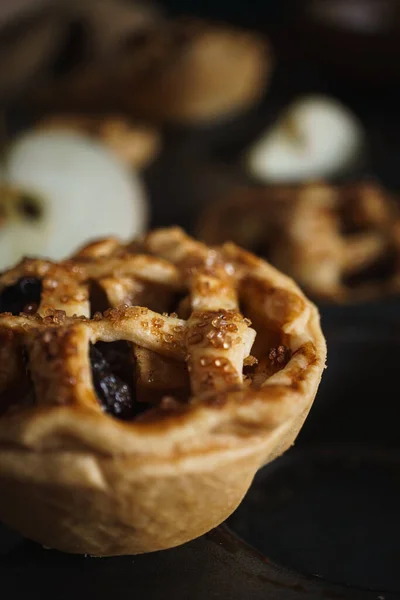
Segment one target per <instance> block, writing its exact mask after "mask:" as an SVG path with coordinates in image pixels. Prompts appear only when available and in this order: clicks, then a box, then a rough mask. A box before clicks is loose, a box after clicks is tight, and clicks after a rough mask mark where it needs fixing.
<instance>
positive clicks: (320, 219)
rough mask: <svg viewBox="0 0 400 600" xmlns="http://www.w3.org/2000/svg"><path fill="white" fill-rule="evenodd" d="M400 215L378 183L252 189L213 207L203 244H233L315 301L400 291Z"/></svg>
mask: <svg viewBox="0 0 400 600" xmlns="http://www.w3.org/2000/svg"><path fill="white" fill-rule="evenodd" d="M399 233H400V213H399V209H398V206H397V205H396V203H395V201H394V199H393V198H392V197H391V195H390V194H389V193H388V192H386V191H385V190H383V189H382V188H381V187H380V186H378V185H377V184H375V183H372V182H365V181H362V182H359V183H354V184H347V185H343V186H333V185H328V184H325V183H307V184H301V185H292V186H270V187H248V188H242V189H238V190H236V191H235V192H234V193H232V194H231V195H230V196H228V197H227V198H226V199H224V200H222V201H221V202H219V203H217V204H214V205H211V206H210V208H209V209H208V210H207V211H206V212H205V214H204V215H203V217H202V220H201V222H200V224H199V227H198V234H199V237H200V238H201V239H204V240H205V241H206V242H208V243H212V244H214V243H221V242H223V241H225V240H226V239H232V240H233V241H235V242H236V243H238V244H240V245H242V246H244V247H246V248H250V249H252V250H253V251H256V252H257V253H260V254H261V255H263V256H265V257H266V258H267V259H268V260H270V261H271V262H272V263H273V264H275V265H276V266H277V267H278V268H279V269H281V270H282V271H284V272H285V273H288V274H289V275H290V276H292V277H294V278H295V279H296V281H298V282H299V284H300V285H301V286H303V287H304V289H305V290H306V291H307V292H308V293H309V294H311V295H313V296H315V297H316V298H319V299H329V300H333V301H335V302H346V301H355V300H365V299H369V298H373V297H374V296H377V295H381V294H390V293H398V292H399V291H400V237H399Z"/></svg>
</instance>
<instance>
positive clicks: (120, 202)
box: [0, 130, 147, 269]
mask: <svg viewBox="0 0 400 600" xmlns="http://www.w3.org/2000/svg"><path fill="white" fill-rule="evenodd" d="M146 221H147V199H146V193H145V189H144V186H143V185H142V182H141V181H140V178H139V176H138V175H137V174H136V173H135V171H134V170H133V169H131V168H129V167H128V166H127V165H126V164H125V162H124V161H122V160H121V159H120V158H118V157H117V156H116V155H114V154H113V153H112V152H110V150H109V149H108V148H107V147H106V146H105V145H104V144H101V143H99V142H96V141H94V140H93V139H91V138H89V137H88V136H83V135H81V134H77V133H71V132H66V131H56V130H53V131H31V132H28V133H26V134H24V135H23V136H21V137H19V138H17V139H16V140H15V141H13V142H11V144H10V146H9V148H8V150H7V153H6V157H5V165H4V169H3V172H2V181H1V183H0V268H2V269H3V268H7V267H10V266H11V265H13V264H15V263H16V262H17V261H19V260H20V259H21V258H22V257H24V256H38V257H46V258H51V259H53V260H57V259H61V258H64V257H65V256H66V255H68V254H69V253H70V252H71V251H73V250H75V249H76V248H77V247H78V246H80V245H81V244H82V243H84V242H85V241H86V240H87V239H88V237H90V238H95V237H102V236H113V235H114V236H118V237H119V238H121V239H130V238H131V237H132V235H137V234H139V233H142V231H143V230H144V229H145V226H146Z"/></svg>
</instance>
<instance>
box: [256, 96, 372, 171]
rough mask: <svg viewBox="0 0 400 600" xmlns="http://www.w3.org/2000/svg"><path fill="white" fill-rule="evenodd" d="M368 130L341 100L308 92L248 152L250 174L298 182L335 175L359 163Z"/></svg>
mask: <svg viewBox="0 0 400 600" xmlns="http://www.w3.org/2000/svg"><path fill="white" fill-rule="evenodd" d="M363 151H364V132H363V129H362V126H361V124H360V122H359V121H358V119H357V117H356V116H355V115H353V114H352V112H351V111H350V110H349V109H348V108H347V107H345V106H344V105H343V104H341V103H340V102H338V101H337V100H335V99H333V98H329V97H325V96H306V97H303V98H299V99H298V100H296V101H295V102H294V103H293V104H291V105H290V106H289V107H288V108H287V110H286V111H285V112H284V114H283V115H282V116H281V117H280V118H278V120H277V122H276V123H275V124H274V125H273V126H272V127H271V129H269V130H268V131H267V132H265V133H264V135H262V136H261V137H260V138H259V139H258V141H256V142H255V144H254V145H253V146H252V147H251V148H250V149H249V151H248V152H247V154H246V164H247V169H248V171H249V173H250V174H251V175H252V176H253V177H255V178H257V179H259V180H260V181H265V182H271V183H284V182H298V181H306V180H309V179H318V178H324V177H332V176H336V175H339V174H342V173H344V172H346V171H348V170H350V169H351V168H352V167H354V166H355V165H357V163H358V162H359V161H360V159H361V158H362V156H363Z"/></svg>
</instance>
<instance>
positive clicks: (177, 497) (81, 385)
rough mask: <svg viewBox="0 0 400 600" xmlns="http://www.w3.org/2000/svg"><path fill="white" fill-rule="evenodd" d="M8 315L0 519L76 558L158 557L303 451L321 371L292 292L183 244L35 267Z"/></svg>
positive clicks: (174, 235)
mask: <svg viewBox="0 0 400 600" xmlns="http://www.w3.org/2000/svg"><path fill="white" fill-rule="evenodd" d="M0 301H1V306H0V308H1V311H2V314H0V336H1V341H2V343H1V345H0V365H1V369H0V391H1V395H0V407H1V416H0V445H1V449H0V482H1V487H2V494H1V496H0V518H1V519H2V520H3V521H4V522H5V523H7V524H9V525H10V526H12V527H14V528H15V529H17V530H19V531H20V532H21V533H23V534H24V535H26V536H28V537H31V538H32V539H34V540H37V541H39V542H41V543H42V544H44V545H46V546H49V547H52V548H57V549H60V550H64V551H68V552H75V553H89V554H94V555H118V554H128V553H140V552H148V551H153V550H159V549H162V548H168V547H172V546H175V545H177V544H181V543H183V542H185V541H187V540H189V539H192V538H194V537H197V536H199V535H201V534H202V533H204V532H206V531H208V530H209V529H211V528H212V527H214V526H216V525H217V524H218V523H220V522H221V521H223V520H224V519H225V518H226V517H227V516H228V515H229V514H230V513H231V512H232V511H233V510H234V509H235V508H236V506H237V505H238V504H239V502H240V501H241V499H242V498H243V496H244V494H245V493H246V491H247V489H248V487H249V485H250V483H251V481H252V478H253V476H254V474H255V472H256V471H257V469H258V468H259V467H260V466H262V465H263V464H265V463H266V462H268V461H270V460H273V459H274V458H275V457H276V456H278V455H279V454H281V453H282V452H283V451H284V450H286V449H287V448H288V447H289V446H290V445H291V444H292V443H293V441H294V439H295V437H296V435H297V433H298V431H299V429H300V428H301V426H302V424H303V422H304V420H305V418H306V416H307V414H308V412H309V410H310V408H311V405H312V402H313V399H314V396H315V393H316V390H317V388H318V384H319V381H320V377H321V374H322V371H323V368H324V365H325V356H326V348H325V341H324V338H323V335H322V333H321V329H320V325H319V316H318V312H317V310H316V308H315V307H314V306H313V305H312V304H311V303H310V302H309V301H308V300H307V299H306V298H305V297H304V296H303V294H302V293H301V292H300V291H299V289H298V288H297V286H296V285H295V284H294V283H293V282H292V281H291V280H290V279H288V278H287V277H285V276H283V275H282V274H280V273H279V272H278V271H276V270H275V269H274V268H273V267H271V266H270V265H268V264H267V263H265V262H264V261H262V260H259V259H257V258H256V257H255V256H253V255H251V254H249V253H247V252H245V251H243V250H241V249H239V248H238V247H236V246H234V245H232V244H228V245H225V246H222V247H216V248H209V247H207V246H205V245H204V244H202V243H200V242H197V241H195V240H193V239H191V238H189V237H188V236H186V234H184V233H183V232H182V231H181V230H179V229H166V230H156V231H154V232H152V233H150V234H148V235H147V236H146V237H145V238H143V239H141V240H138V241H137V242H134V243H133V244H131V245H128V246H121V245H120V244H119V243H118V242H116V241H115V240H112V239H108V240H104V241H100V242H97V243H94V244H91V245H90V246H88V247H87V248H85V249H83V250H82V251H81V252H80V253H78V254H77V255H76V256H74V257H73V258H72V259H70V260H68V261H65V262H63V263H58V264H54V263H50V262H46V261H39V260H26V261H24V262H23V263H21V264H20V265H18V266H17V267H15V268H14V269H12V270H10V271H8V272H7V273H4V274H3V275H2V276H1V278H0ZM107 306H109V307H111V308H107ZM100 311H102V312H100ZM171 311H174V312H171ZM250 319H251V321H250ZM27 502H29V511H27V510H26V506H27Z"/></svg>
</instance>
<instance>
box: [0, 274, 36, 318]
mask: <svg viewBox="0 0 400 600" xmlns="http://www.w3.org/2000/svg"><path fill="white" fill-rule="evenodd" d="M41 293H42V282H41V281H40V280H39V279H36V277H21V279H18V281H17V282H16V283H14V285H10V286H9V287H6V288H5V289H4V290H3V291H2V293H1V294H0V312H10V313H12V314H13V315H19V314H20V313H22V312H26V313H35V312H36V311H37V308H38V306H39V304H40V297H41Z"/></svg>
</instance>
